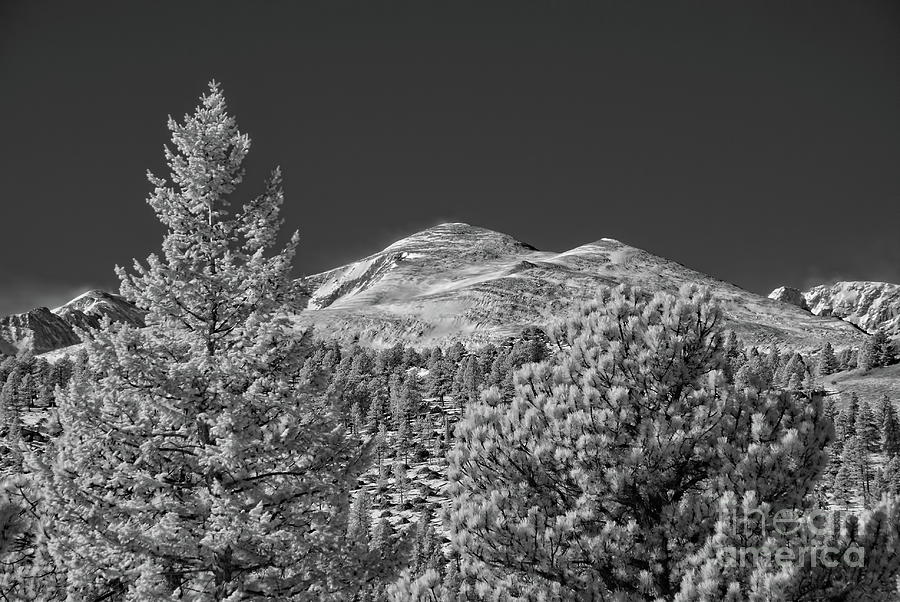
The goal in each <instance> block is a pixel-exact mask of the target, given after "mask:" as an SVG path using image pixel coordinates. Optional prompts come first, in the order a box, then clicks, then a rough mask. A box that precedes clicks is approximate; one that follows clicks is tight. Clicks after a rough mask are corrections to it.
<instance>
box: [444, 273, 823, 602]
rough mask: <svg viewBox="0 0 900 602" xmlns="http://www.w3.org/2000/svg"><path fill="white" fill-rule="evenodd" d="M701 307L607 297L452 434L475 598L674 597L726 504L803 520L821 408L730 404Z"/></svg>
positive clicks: (743, 396) (627, 295)
mask: <svg viewBox="0 0 900 602" xmlns="http://www.w3.org/2000/svg"><path fill="white" fill-rule="evenodd" d="M720 321H721V316H720V312H719V309H718V307H717V306H716V305H715V304H714V303H712V302H711V300H710V297H709V293H708V292H705V291H700V290H697V289H691V288H688V289H685V290H683V291H682V294H681V295H680V296H679V297H677V298H676V297H671V296H668V295H664V294H659V295H656V296H654V297H652V298H648V297H647V296H643V295H641V294H640V293H639V292H636V291H629V290H627V289H621V288H620V289H616V290H613V291H605V292H604V293H602V296H601V297H600V298H599V299H598V300H597V301H596V302H594V303H593V304H590V305H588V306H587V307H586V308H585V309H584V311H582V312H581V313H580V314H579V315H577V316H576V317H574V318H573V319H571V320H569V321H568V322H566V323H565V324H564V325H563V326H562V327H561V328H560V329H559V330H560V332H558V333H553V334H551V338H552V339H553V340H557V341H563V346H564V348H565V349H564V351H563V352H562V353H559V354H558V355H557V356H556V357H555V358H551V359H550V360H548V361H546V362H544V363H540V364H531V365H527V366H526V367H525V368H524V369H523V370H522V371H520V372H519V373H518V375H517V382H516V394H515V396H514V397H513V398H512V399H504V398H501V397H500V396H499V395H498V394H497V392H496V391H492V392H491V393H488V394H486V396H485V397H484V399H483V402H481V403H479V404H476V405H474V406H473V407H472V408H470V410H469V411H468V412H467V414H466V416H465V418H464V420H463V421H462V422H461V423H460V425H459V426H458V427H457V431H456V435H457V443H456V445H455V446H454V449H453V451H452V453H451V455H450V473H449V478H450V481H451V491H452V496H453V500H452V506H451V511H450V513H449V514H450V516H449V518H450V526H451V537H452V543H453V545H454V547H455V549H457V550H458V551H459V552H460V554H461V555H462V558H463V560H464V565H465V571H466V573H467V575H469V576H471V577H472V578H474V579H475V580H476V582H477V586H478V591H479V592H480V594H479V595H483V596H484V597H485V598H491V596H494V595H499V594H505V595H512V596H519V597H523V598H524V599H542V598H541V596H547V597H548V598H549V599H606V598H611V596H612V595H613V594H619V595H622V596H630V597H632V598H651V599H653V598H657V597H658V598H661V599H672V597H673V596H674V595H675V593H676V592H677V591H678V589H679V587H680V584H681V581H682V579H683V578H685V572H684V571H685V566H686V564H685V563H686V562H687V561H688V558H689V557H690V556H691V555H692V554H694V553H697V552H698V551H699V550H701V549H702V547H703V546H704V545H705V543H706V541H707V539H708V538H709V537H711V536H712V535H713V534H714V530H715V525H716V513H717V509H718V503H719V500H720V498H721V497H722V496H723V495H724V494H726V493H729V494H733V495H735V496H739V497H740V496H744V495H745V494H747V492H750V491H752V492H754V495H755V496H757V499H759V500H761V501H762V502H765V503H767V504H769V505H770V506H771V507H772V508H774V509H776V510H778V509H781V508H803V507H804V505H805V504H806V503H807V500H808V494H809V493H810V492H811V490H812V488H813V485H814V483H815V479H816V478H817V477H818V476H819V474H820V473H821V470H822V466H823V464H824V462H825V453H824V451H823V447H824V445H825V443H826V442H827V441H828V438H829V436H830V430H831V427H830V423H828V421H824V420H821V412H822V403H821V397H818V396H816V397H813V398H812V399H810V400H806V399H804V400H802V401H801V402H800V403H797V402H795V401H794V400H793V399H792V398H791V396H790V395H789V394H787V393H773V392H765V393H763V394H757V393H755V392H749V393H744V392H738V391H735V390H734V389H733V387H730V386H729V385H728V384H727V383H726V381H725V379H724V376H723V373H722V368H723V365H724V361H725V358H724V356H723V350H722V340H721V330H720Z"/></svg>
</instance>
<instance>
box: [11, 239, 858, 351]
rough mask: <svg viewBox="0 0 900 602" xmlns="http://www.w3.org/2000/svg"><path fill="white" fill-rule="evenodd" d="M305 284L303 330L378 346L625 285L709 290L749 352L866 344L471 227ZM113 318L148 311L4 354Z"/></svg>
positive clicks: (759, 300) (80, 302) (478, 337)
mask: <svg viewBox="0 0 900 602" xmlns="http://www.w3.org/2000/svg"><path fill="white" fill-rule="evenodd" d="M297 283H298V285H299V287H298V288H299V289H301V290H302V291H304V292H303V293H302V294H301V295H300V296H299V297H298V298H297V300H296V304H295V308H296V313H295V315H294V316H293V320H294V321H295V323H296V324H297V325H298V327H310V326H311V327H314V328H315V329H316V331H317V332H318V334H319V335H320V336H324V337H328V338H337V339H342V340H358V341H360V342H361V343H365V344H371V345H375V346H382V345H393V344H395V343H403V344H412V345H417V346H428V345H435V344H442V345H443V344H452V343H453V342H456V341H460V342H463V343H465V344H467V345H480V344H484V343H488V342H495V343H496V342H500V341H502V340H504V339H506V338H508V337H513V336H516V335H518V334H519V333H520V332H521V331H522V330H523V329H524V328H526V327H529V326H538V327H545V326H546V325H547V324H549V323H550V322H552V321H554V320H556V319H559V318H563V317H565V316H566V315H568V314H569V313H570V312H571V311H573V310H574V309H575V308H576V307H577V306H578V305H579V304H580V303H582V302H585V301H588V300H590V299H592V298H593V297H594V296H595V295H596V292H597V289H598V287H601V286H616V285H618V284H627V285H631V286H636V287H640V288H642V289H643V290H646V291H648V292H656V291H667V292H675V291H677V290H678V288H679V287H680V286H682V285H684V284H689V283H693V284H698V285H702V286H707V287H709V288H710V289H711V291H712V292H713V294H714V296H716V297H717V298H719V299H720V300H721V302H722V304H723V309H724V313H725V315H726V322H727V323H726V327H728V328H732V329H734V330H735V331H736V332H737V333H738V335H739V336H741V338H742V339H744V340H745V342H747V343H748V344H753V345H761V346H765V347H771V346H781V347H788V348H796V349H807V350H815V349H818V348H819V347H821V346H822V345H823V344H824V343H825V341H829V342H831V343H832V345H833V346H834V347H836V348H837V347H846V346H857V345H859V344H861V343H862V342H863V340H864V339H865V336H866V333H865V332H864V331H863V330H861V329H860V327H858V326H857V325H855V324H854V323H852V322H850V321H845V320H842V319H840V316H839V315H838V313H839V312H832V313H833V314H834V315H816V314H815V313H814V312H810V311H807V310H804V309H801V307H798V306H797V304H796V303H792V302H791V300H787V299H770V298H767V297H763V296H761V295H757V294H755V293H752V292H750V291H746V290H744V289H742V288H740V287H738V286H737V285H735V284H732V283H730V282H727V281H725V280H721V279H718V278H715V277H712V276H709V275H707V274H703V273H701V272H698V271H696V270H693V269H691V268H689V267H687V266H685V265H682V264H680V263H678V262H676V261H673V260H670V259H666V258H663V257H659V256H656V255H653V254H652V253H649V252H648V251H645V250H643V249H639V248H637V247H632V246H630V245H628V244H626V243H623V242H621V241H619V240H617V239H614V238H608V237H602V238H598V239H596V240H594V241H592V242H588V243H585V244H583V245H579V246H577V247H574V248H572V249H569V250H567V251H562V252H556V251H542V250H539V249H537V248H535V247H534V246H532V245H530V244H528V243H524V242H521V241H518V240H516V239H515V238H514V237H512V236H510V235H508V234H504V233H501V232H496V231H493V230H490V229H487V228H482V227H479V226H472V225H469V224H466V223H463V222H449V223H445V224H439V225H437V226H433V227H431V228H427V229H425V230H422V231H419V232H414V233H412V234H410V235H409V236H406V237H404V238H401V239H399V240H397V241H394V242H393V243H391V244H390V245H388V246H386V247H385V248H384V249H382V250H381V251H378V252H376V253H372V254H370V255H368V256H366V257H363V258H362V259H359V260H357V261H353V262H350V263H347V264H344V265H341V266H337V267H335V268H332V269H330V270H326V271H324V272H320V273H317V274H311V275H308V276H304V277H301V278H299V279H298V280H297ZM773 294H774V293H773ZM791 294H793V293H791ZM803 299H804V301H805V300H806V299H805V298H803ZM793 300H794V301H796V299H793ZM785 301H787V302H785ZM23 316H24V317H23ZM103 317H109V318H110V319H111V320H113V321H125V322H129V323H132V324H143V312H142V311H141V310H139V309H137V308H136V307H135V306H134V305H132V304H130V303H129V302H128V301H126V300H125V299H123V298H122V297H120V296H118V295H115V294H113V293H108V292H105V291H100V290H92V291H87V292H86V293H84V294H82V295H80V296H78V297H76V298H75V299H73V300H71V301H69V302H68V303H66V304H64V305H62V306H60V307H57V308H54V309H53V310H48V309H47V308H39V309H36V310H32V312H27V314H18V315H16V316H7V317H6V318H2V319H0V353H3V352H7V353H8V351H4V348H6V349H7V350H8V349H9V348H12V349H13V350H19V349H22V348H31V349H33V350H34V351H35V352H36V353H42V352H47V351H52V350H53V349H59V348H61V347H65V346H66V345H71V344H74V343H77V342H78V341H77V336H76V335H75V330H74V329H75V328H76V327H77V328H81V329H89V328H97V327H98V326H99V324H100V320H101V319H102V318H103Z"/></svg>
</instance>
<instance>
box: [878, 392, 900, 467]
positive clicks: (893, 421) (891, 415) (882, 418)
mask: <svg viewBox="0 0 900 602" xmlns="http://www.w3.org/2000/svg"><path fill="white" fill-rule="evenodd" d="M877 418H878V421H879V423H880V425H879V426H880V429H881V451H883V452H884V454H885V456H887V458H888V459H890V458H893V457H895V456H897V455H900V421H898V420H897V411H896V410H895V409H894V404H893V403H891V399H890V397H888V396H887V393H885V394H884V395H883V396H882V397H881V402H880V404H879V406H878V416H877Z"/></svg>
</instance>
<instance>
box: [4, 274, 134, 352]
mask: <svg viewBox="0 0 900 602" xmlns="http://www.w3.org/2000/svg"><path fill="white" fill-rule="evenodd" d="M106 316H108V317H109V318H110V320H112V321H114V322H128V323H129V324H134V325H136V326H143V324H144V312H143V311H141V310H139V309H138V308H136V307H135V306H134V305H132V304H131V303H129V302H128V301H126V300H125V299H123V298H122V297H120V296H118V295H114V294H112V293H107V292H105V291H101V290H92V291H88V292H86V293H84V294H82V295H79V296H78V297H76V298H75V299H73V300H71V301H69V302H68V303H66V304H65V305H62V306H60V307H57V308H55V309H53V310H50V309H47V308H46V307H39V308H37V309H33V310H31V311H29V312H27V313H23V314H14V315H11V316H6V317H4V318H0V354H6V355H13V354H15V353H17V352H18V351H21V350H24V349H30V350H31V351H33V352H34V353H46V352H48V351H54V350H56V349H61V348H64V347H67V346H69V345H74V344H76V343H78V342H80V339H79V338H78V335H77V334H76V333H75V328H80V329H83V330H86V329H90V328H97V327H99V326H100V321H101V320H102V319H103V318H104V317H106Z"/></svg>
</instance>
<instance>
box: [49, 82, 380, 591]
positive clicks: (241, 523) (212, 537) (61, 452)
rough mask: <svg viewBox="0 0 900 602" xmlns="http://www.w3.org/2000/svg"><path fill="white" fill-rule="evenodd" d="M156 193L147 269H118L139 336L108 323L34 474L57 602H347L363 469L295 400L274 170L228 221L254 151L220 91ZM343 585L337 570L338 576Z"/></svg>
mask: <svg viewBox="0 0 900 602" xmlns="http://www.w3.org/2000/svg"><path fill="white" fill-rule="evenodd" d="M169 129H170V131H171V133H172V142H173V146H172V147H166V149H165V157H166V160H167V162H168V166H169V168H170V170H171V175H170V180H168V181H167V180H165V179H163V178H159V177H155V176H153V175H150V181H151V183H152V184H153V185H154V187H155V188H154V190H153V193H152V194H151V195H150V197H149V200H148V202H149V204H150V206H151V207H152V209H153V210H154V212H155V213H156V216H157V217H158V218H159V220H160V221H161V222H162V224H163V226H164V227H165V229H166V234H165V238H164V240H163V244H162V255H161V256H158V255H155V254H154V255H151V256H150V257H149V258H148V259H147V261H146V264H141V263H138V262H135V265H134V270H135V273H134V274H128V273H126V271H125V270H123V269H120V268H117V272H118V274H119V277H120V279H121V281H122V285H121V290H122V294H123V295H124V296H125V297H126V298H127V299H129V300H130V301H132V302H134V303H135V304H136V305H137V306H138V307H140V308H142V309H144V310H146V311H147V312H148V313H147V316H146V323H147V327H146V328H145V329H135V328H133V327H130V326H127V325H123V324H116V325H110V324H108V323H107V325H106V328H105V329H104V330H101V331H100V332H98V333H97V334H96V336H95V338H94V339H92V340H89V341H86V342H85V348H84V350H85V354H86V362H85V366H84V368H83V369H81V370H80V371H79V373H78V375H77V376H76V377H75V378H73V382H71V383H70V384H69V386H68V388H67V389H66V390H65V391H64V393H63V395H62V396H61V399H60V400H59V416H60V423H61V424H62V428H63V432H62V434H61V435H60V436H59V438H58V439H57V440H56V441H55V442H54V443H53V445H52V446H51V449H50V450H49V452H50V453H49V454H48V457H47V461H46V464H44V463H42V462H40V460H39V459H36V460H35V463H36V464H39V465H40V466H39V468H40V470H41V474H42V479H43V493H44V495H45V497H46V512H47V516H48V517H49V518H50V528H49V529H48V532H49V535H50V537H51V538H52V541H53V549H54V550H55V553H56V555H57V560H58V561H59V562H60V563H61V564H62V565H63V566H64V568H65V571H66V574H67V578H68V592H69V596H70V598H71V599H97V600H99V599H105V598H117V597H120V596H125V597H127V598H128V599H134V600H156V599H174V598H185V599H197V600H199V599H203V600H224V599H229V600H236V599H245V598H248V597H266V598H271V599H282V600H290V599H295V598H302V599H308V598H318V599H331V598H336V599H344V598H345V597H346V596H347V593H348V592H350V591H354V588H356V587H358V584H355V583H352V582H351V581H352V579H351V578H350V576H352V574H353V571H352V568H353V563H354V556H353V554H352V551H353V550H354V546H353V545H352V544H353V542H349V544H348V541H347V537H346V534H347V525H346V509H347V505H348V504H349V492H350V489H351V487H352V486H353V485H354V484H355V480H356V475H357V473H358V472H359V470H361V468H362V466H360V464H361V461H362V460H363V459H364V458H365V455H366V454H365V453H364V452H363V451H361V450H364V449H365V448H364V447H361V446H359V445H357V444H356V442H355V441H354V440H352V439H350V438H349V437H348V435H347V434H346V433H345V431H344V429H343V428H342V426H341V425H340V423H339V421H337V420H336V419H335V417H334V416H333V415H332V413H331V410H330V407H329V404H328V403H327V401H326V400H324V399H323V398H322V397H321V396H316V395H312V394H306V393H304V392H303V391H298V390H295V389H294V388H293V387H292V386H291V384H290V383H291V382H292V381H293V380H294V379H295V376H296V375H297V374H298V372H299V370H300V368H301V366H302V362H303V360H304V356H305V352H304V349H305V348H306V347H307V346H308V342H307V340H306V339H305V338H304V337H303V336H301V335H299V334H297V333H296V332H295V330H294V329H293V328H292V326H291V324H290V323H289V321H288V319H287V317H286V313H287V310H288V306H289V304H290V302H291V300H292V297H293V294H294V291H293V288H292V279H291V263H292V258H293V256H294V249H295V246H296V244H297V240H298V237H297V234H296V233H295V234H294V235H293V237H292V238H291V239H290V242H289V243H288V244H287V246H286V247H285V248H284V249H282V250H281V251H277V252H274V253H273V252H272V250H273V248H274V246H275V244H276V239H277V237H278V232H279V228H280V226H281V221H282V220H281V219H280V217H279V212H280V209H281V206H282V202H283V193H282V188H281V175H280V173H279V171H278V170H277V169H276V170H275V171H274V172H273V174H272V177H271V179H270V180H269V181H268V184H267V186H266V189H265V192H264V193H263V194H261V195H259V196H257V197H255V198H253V199H252V200H250V201H248V202H246V203H245V204H243V205H242V206H240V205H238V206H235V205H232V204H231V203H230V199H231V198H232V197H231V195H232V193H233V192H234V191H235V188H236V187H237V185H238V184H239V183H240V182H241V180H242V178H243V174H244V169H243V167H242V163H243V160H244V158H245V156H246V155H247V152H248V150H249V148H250V139H249V138H248V137H247V136H246V135H244V134H242V133H241V132H240V131H239V130H238V128H237V124H236V122H235V119H234V118H233V117H232V116H231V115H229V113H228V112H227V110H226V104H225V98H224V96H223V94H222V91H221V89H220V88H219V86H218V85H217V84H215V83H211V84H210V88H209V92H208V93H207V94H206V95H204V96H203V97H202V99H201V104H200V106H198V107H197V109H196V110H195V112H194V113H193V114H191V115H187V116H185V119H184V122H183V123H177V122H176V121H175V120H174V119H171V118H170V119H169ZM348 569H349V570H348Z"/></svg>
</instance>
